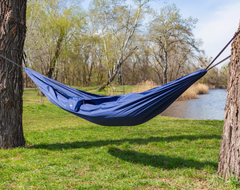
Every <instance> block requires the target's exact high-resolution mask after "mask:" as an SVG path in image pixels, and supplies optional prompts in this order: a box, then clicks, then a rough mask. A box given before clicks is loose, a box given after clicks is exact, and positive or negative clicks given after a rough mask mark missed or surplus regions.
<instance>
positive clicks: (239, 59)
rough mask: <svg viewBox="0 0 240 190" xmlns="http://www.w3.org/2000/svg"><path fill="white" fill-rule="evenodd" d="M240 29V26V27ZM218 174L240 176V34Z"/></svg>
mask: <svg viewBox="0 0 240 190" xmlns="http://www.w3.org/2000/svg"><path fill="white" fill-rule="evenodd" d="M238 30H240V26H239V29H238ZM228 72H229V76H228V87H227V90H228V92H227V102H226V106H225V120H224V127H223V134H222V142H221V147H220V154H219V159H218V162H219V163H218V174H219V175H221V176H223V177H224V178H225V179H227V178H229V176H230V175H231V174H233V175H236V176H240V110H239V109H240V35H238V36H237V37H236V38H235V40H234V41H233V43H232V50H231V59H230V63H229V71H228Z"/></svg>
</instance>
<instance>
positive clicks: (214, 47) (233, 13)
mask: <svg viewBox="0 0 240 190" xmlns="http://www.w3.org/2000/svg"><path fill="white" fill-rule="evenodd" d="M239 7H240V2H237V3H234V4H230V5H227V6H226V5H225V6H222V7H219V8H217V9H216V10H215V12H212V13H210V14H209V15H205V16H204V18H205V19H202V20H201V19H199V22H198V24H197V28H196V29H195V31H194V33H195V36H196V38H201V39H202V40H203V42H204V44H203V47H202V48H203V49H204V50H205V52H206V55H207V56H210V57H215V56H216V55H217V54H218V53H219V52H220V51H221V50H222V48H223V47H224V46H225V45H226V44H227V43H228V41H229V40H230V39H231V38H232V37H233V35H234V33H235V32H236V31H237V29H238V26H239V20H240V11H239ZM206 18H207V19H206ZM228 55H230V47H228V48H227V49H226V50H225V52H224V53H223V55H222V56H221V58H224V57H227V56H228ZM221 58H220V59H221ZM220 59H219V60H220Z"/></svg>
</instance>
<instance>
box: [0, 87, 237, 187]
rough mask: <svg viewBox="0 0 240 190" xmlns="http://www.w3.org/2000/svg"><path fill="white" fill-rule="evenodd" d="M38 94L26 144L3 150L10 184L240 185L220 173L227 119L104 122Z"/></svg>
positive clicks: (28, 114) (26, 117) (31, 97)
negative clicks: (109, 124)
mask: <svg viewBox="0 0 240 190" xmlns="http://www.w3.org/2000/svg"><path fill="white" fill-rule="evenodd" d="M33 93H34V94H33ZM36 94H37V92H36V91H26V92H24V97H23V98H24V108H23V127H24V136H25V138H26V147H25V148H16V149H11V150H0V160H1V162H0V168H1V170H0V175H1V178H0V187H1V188H3V189H9V188H10V189H237V188H238V186H237V185H236V183H234V181H230V182H228V183H224V182H223V181H222V180H221V178H220V177H218V176H217V174H216V173H217V165H218V155H219V148H220V141H221V134H222V127H223V121H216V120H214V121H211V120H189V119H174V118H169V117H161V116H158V117H155V118H154V119H152V120H150V121H149V122H147V123H144V124H142V125H138V126H133V127H128V126H126V127H105V126H98V125H95V124H92V123H90V122H87V121H85V120H83V119H80V118H78V117H76V116H74V115H72V114H70V113H68V112H66V111H64V110H62V109H60V108H58V107H57V106H55V105H53V104H50V103H49V101H48V100H47V99H46V98H45V97H44V105H40V104H39V103H38V102H39V99H40V98H39V96H37V95H36Z"/></svg>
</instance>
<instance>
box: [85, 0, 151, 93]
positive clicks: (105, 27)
mask: <svg viewBox="0 0 240 190" xmlns="http://www.w3.org/2000/svg"><path fill="white" fill-rule="evenodd" d="M148 2H149V0H134V3H135V5H134V8H132V7H131V6H128V5H127V4H126V0H102V1H100V0H93V2H92V5H91V12H90V13H91V15H92V17H93V19H92V20H93V21H94V23H96V24H94V25H95V27H96V26H97V27H98V30H97V33H98V34H99V35H100V36H101V38H102V52H103V53H102V56H103V57H104V59H105V60H104V62H105V65H106V66H107V67H108V71H109V72H108V79H107V81H106V82H105V83H104V84H103V85H102V86H100V87H99V89H98V90H101V89H104V88H105V86H106V85H108V84H110V83H111V82H112V81H113V80H114V79H115V77H116V76H117V75H118V74H119V76H121V67H122V64H123V63H124V62H125V61H126V60H127V59H128V58H129V57H130V56H131V55H132V54H133V52H134V51H135V50H136V49H137V47H136V46H134V44H133V43H132V42H133V39H134V35H135V33H136V30H137V28H139V26H140V20H141V18H143V15H144V12H145V11H146V10H147V9H148ZM119 81H121V77H119Z"/></svg>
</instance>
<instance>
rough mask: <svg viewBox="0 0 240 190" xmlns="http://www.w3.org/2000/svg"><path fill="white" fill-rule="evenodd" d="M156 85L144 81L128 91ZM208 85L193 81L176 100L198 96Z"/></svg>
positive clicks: (136, 91) (146, 88)
mask: <svg viewBox="0 0 240 190" xmlns="http://www.w3.org/2000/svg"><path fill="white" fill-rule="evenodd" d="M154 87H156V84H155V83H154V82H153V81H145V82H142V83H140V84H139V85H136V87H134V88H132V89H130V90H129V92H135V93H139V92H143V91H146V90H149V89H151V88H154ZM208 90H209V87H208V86H207V85H206V84H201V83H195V84H193V85H192V86H191V87H190V88H188V89H187V90H186V91H185V92H184V93H183V94H182V95H181V96H180V97H179V98H178V99H177V101H184V100H191V99H196V98H198V95H199V94H208Z"/></svg>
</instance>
